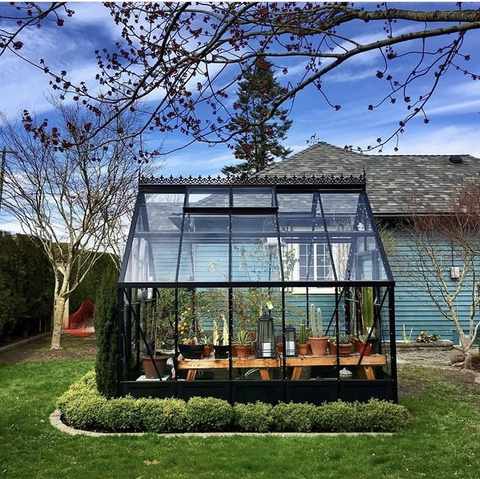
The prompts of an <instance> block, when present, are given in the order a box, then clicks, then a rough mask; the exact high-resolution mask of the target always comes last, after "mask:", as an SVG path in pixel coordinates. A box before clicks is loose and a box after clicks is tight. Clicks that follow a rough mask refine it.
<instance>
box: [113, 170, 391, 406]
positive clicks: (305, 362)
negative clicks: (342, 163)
mask: <svg viewBox="0 0 480 479" xmlns="http://www.w3.org/2000/svg"><path fill="white" fill-rule="evenodd" d="M365 186H366V178H365V176H364V175H363V176H360V177H268V176H258V177H255V178H251V179H249V180H246V181H242V180H238V179H232V178H210V177H209V178H202V177H199V178H191V177H190V178H182V177H180V178H172V177H170V178H164V177H160V178H142V179H141V180H140V183H139V193H138V197H137V202H136V205H135V211H134V216H133V220H132V224H131V228H130V233H129V237H128V241H127V247H126V251H125V255H124V258H123V264H122V270H121V274H120V279H119V284H118V287H119V289H118V291H119V296H118V298H119V305H120V308H119V319H118V320H119V328H118V329H119V343H120V347H119V375H118V387H119V393H120V394H121V395H126V394H130V395H132V396H134V397H148V396H151V397H178V398H182V399H188V398H190V397H192V396H205V397H206V396H210V397H217V398H221V399H226V400H228V401H230V402H231V403H235V402H254V401H257V400H259V401H263V402H268V403H277V402H280V401H283V402H290V401H294V402H310V403H313V404H321V403H323V402H325V401H335V400H337V399H342V400H345V401H353V400H358V401H367V400H368V399H370V398H372V397H373V398H378V399H387V400H392V401H395V402H396V401H397V372H396V361H395V357H396V356H395V316H394V280H393V277H392V274H391V271H390V268H389V265H388V262H387V259H386V256H385V252H384V249H383V246H382V242H381V238H380V235H379V231H378V229H377V227H376V225H375V221H374V220H373V216H372V212H371V208H370V204H369V201H368V198H367V195H366V191H365V189H366V188H365Z"/></svg>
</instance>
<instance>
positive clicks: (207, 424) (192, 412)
mask: <svg viewBox="0 0 480 479" xmlns="http://www.w3.org/2000/svg"><path fill="white" fill-rule="evenodd" d="M232 421H233V409H232V406H231V404H230V403H229V402H228V401H225V400H223V399H217V398H212V397H207V398H204V397H192V398H190V399H189V400H188V402H187V407H186V424H185V425H186V428H187V430H188V431H193V432H207V431H225V430H227V429H229V428H230V427H231V425H232Z"/></svg>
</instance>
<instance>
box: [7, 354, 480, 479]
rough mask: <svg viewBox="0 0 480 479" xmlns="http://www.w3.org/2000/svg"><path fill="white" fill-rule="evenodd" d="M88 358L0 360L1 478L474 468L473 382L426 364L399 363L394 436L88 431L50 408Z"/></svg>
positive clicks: (390, 473) (470, 473)
mask: <svg viewBox="0 0 480 479" xmlns="http://www.w3.org/2000/svg"><path fill="white" fill-rule="evenodd" d="M92 368H93V361H91V360H80V359H78V360H69V361H52V362H39V363H22V364H15V365H0V384H1V385H2V387H1V388H0V477H8V478H13V477H25V478H30V479H32V478H33V479H42V478H45V479H62V478H68V479H76V478H82V479H83V478H85V477H89V478H93V479H95V478H101V479H108V478H112V479H122V478H126V479H127V478H128V479H132V478H138V479H140V478H141V479H148V478H168V479H178V478H196V479H204V478H215V477H218V478H222V479H250V478H252V479H253V478H277V477H280V478H282V477H288V478H289V479H300V478H309V479H312V478H313V479H316V478H320V477H321V478H341V477H356V478H368V479H371V478H373V477H375V478H389V479H393V478H396V479H400V478H402V479H404V478H405V479H406V478H418V477H422V478H435V479H442V478H451V477H460V478H462V479H469V478H472V479H473V478H475V479H477V478H478V477H480V474H479V473H480V471H479V468H480V466H479V464H480V452H479V451H480V409H479V408H478V404H479V399H480V389H477V388H472V387H468V386H464V385H456V384H453V383H452V382H451V381H445V380H443V379H442V378H441V377H440V376H439V373H438V372H437V371H435V370H433V369H421V368H414V367H404V368H402V371H401V381H406V382H409V383H410V384H421V385H422V388H421V392H419V393H418V394H415V395H414V396H412V397H409V398H407V399H403V400H402V401H401V402H402V404H404V405H406V406H407V407H408V408H409V410H410V411H411V412H412V417H413V419H412V424H411V428H410V429H409V430H408V431H405V432H403V433H400V434H395V435H393V436H366V435H364V436H358V437H351V436H345V435H339V436H333V437H332V436H321V437H318V436H315V437H284V438H282V437H277V436H267V437H265V436H258V437H249V436H248V437H246V436H234V437H220V438H215V437H209V438H200V437H157V436H156V435H145V436H141V437H132V436H117V437H87V436H70V435H68V434H65V433H62V432H60V431H58V430H57V429H55V428H53V427H52V426H51V425H50V423H49V421H48V417H49V415H50V413H51V412H52V411H53V409H54V407H55V401H56V399H57V397H58V396H60V395H61V394H62V393H63V392H64V391H65V390H66V389H67V388H68V386H69V385H70V384H71V383H72V382H73V381H75V380H76V379H78V378H79V377H81V376H82V375H83V374H84V373H85V372H87V371H88V370H91V369H92Z"/></svg>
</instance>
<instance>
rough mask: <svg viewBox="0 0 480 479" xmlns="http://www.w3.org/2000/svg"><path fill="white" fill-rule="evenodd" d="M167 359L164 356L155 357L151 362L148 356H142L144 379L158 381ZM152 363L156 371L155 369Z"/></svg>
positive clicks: (162, 373) (163, 372) (163, 371)
mask: <svg viewBox="0 0 480 479" xmlns="http://www.w3.org/2000/svg"><path fill="white" fill-rule="evenodd" d="M169 357H170V356H165V355H161V356H155V357H154V358H153V361H152V358H151V357H150V356H144V357H143V371H144V372H145V377H146V378H147V379H158V378H159V377H162V376H163V375H164V374H165V368H166V365H167V359H168V358H169ZM154 363H155V366H156V367H157V369H155V366H154ZM157 370H158V373H157Z"/></svg>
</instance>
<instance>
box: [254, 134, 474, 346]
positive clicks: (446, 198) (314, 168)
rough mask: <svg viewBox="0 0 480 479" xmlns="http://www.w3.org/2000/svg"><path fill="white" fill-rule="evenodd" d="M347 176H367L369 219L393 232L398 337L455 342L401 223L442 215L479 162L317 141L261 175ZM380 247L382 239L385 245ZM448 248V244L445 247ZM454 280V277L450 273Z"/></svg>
mask: <svg viewBox="0 0 480 479" xmlns="http://www.w3.org/2000/svg"><path fill="white" fill-rule="evenodd" d="M292 172H295V175H296V176H299V177H300V176H302V175H306V176H312V175H315V176H322V175H326V176H330V175H333V176H342V175H343V176H350V175H354V176H355V175H360V174H361V173H363V172H365V174H366V191H367V194H368V197H369V200H370V204H371V207H372V211H373V214H374V217H375V218H376V219H377V220H379V221H381V222H382V224H384V225H388V227H389V228H390V229H391V231H392V238H393V242H392V241H391V243H393V245H392V247H391V248H389V247H388V245H385V247H386V250H387V256H388V259H389V263H390V266H391V268H392V272H393V276H394V278H395V281H396V289H395V318H396V328H397V331H396V333H397V339H402V336H403V335H404V333H405V334H406V335H407V336H410V335H411V336H412V339H415V338H416V337H417V335H418V333H419V332H420V331H425V332H428V333H430V334H439V335H440V336H441V338H442V339H452V340H455V341H456V339H457V337H456V334H455V333H454V328H453V325H452V324H451V323H449V322H448V321H447V320H446V319H445V318H444V317H443V316H442V315H441V314H440V312H439V311H438V310H437V309H436V308H435V306H434V305H433V304H432V301H431V299H430V298H429V296H428V295H427V294H426V292H425V288H424V287H423V288H422V285H416V286H415V283H414V280H413V279H412V278H414V277H415V275H414V271H413V270H414V269H415V264H416V262H415V258H412V255H414V252H413V250H412V249H411V247H410V246H408V236H409V235H408V234H407V233H406V232H405V230H404V229H403V228H402V227H401V221H402V220H403V219H405V218H406V217H408V216H409V215H411V213H412V209H411V206H410V205H411V202H412V198H414V199H415V211H416V212H418V213H421V214H426V215H428V214H432V213H439V212H441V213H445V212H449V210H450V208H451V197H452V194H454V193H455V192H456V191H458V189H459V188H460V187H461V186H462V185H463V184H464V183H465V181H467V180H468V179H471V178H475V177H476V178H478V175H479V173H480V159H479V158H475V157H473V156H470V155H463V154H462V155H379V154H368V155H365V154H361V153H358V152H353V151H349V150H346V149H344V148H339V147H336V146H333V145H330V144H328V143H323V142H320V143H317V144H315V145H313V146H311V147H309V148H307V149H305V150H303V151H301V152H300V153H298V154H295V155H293V156H291V157H290V158H288V159H286V160H284V161H282V162H280V163H277V164H275V165H273V166H271V167H269V168H268V169H266V170H264V171H262V173H261V174H262V175H264V174H266V175H269V176H272V175H278V176H279V177H281V176H283V175H289V176H291V175H292ZM384 243H385V241H384ZM446 247H447V249H448V247H449V245H446ZM447 256H449V257H450V258H451V263H450V264H446V265H445V271H446V281H447V285H448V284H449V285H450V286H452V287H454V286H455V281H456V279H455V278H454V277H453V278H451V277H448V276H449V274H450V267H455V266H457V267H458V265H459V262H458V261H457V258H456V257H455V254H454V252H450V254H449V253H448V252H447ZM453 276H455V275H453ZM471 293H472V289H471V288H463V291H462V294H461V296H460V297H459V298H458V301H457V304H456V307H457V308H458V313H459V316H460V317H461V318H463V319H462V327H463V329H464V330H465V331H467V329H468V319H469V314H470V307H471Z"/></svg>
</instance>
